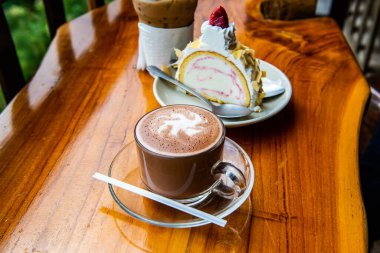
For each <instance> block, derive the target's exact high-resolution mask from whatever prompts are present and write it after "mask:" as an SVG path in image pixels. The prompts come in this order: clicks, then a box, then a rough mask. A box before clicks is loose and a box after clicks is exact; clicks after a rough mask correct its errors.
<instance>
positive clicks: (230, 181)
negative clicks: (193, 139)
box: [211, 161, 247, 199]
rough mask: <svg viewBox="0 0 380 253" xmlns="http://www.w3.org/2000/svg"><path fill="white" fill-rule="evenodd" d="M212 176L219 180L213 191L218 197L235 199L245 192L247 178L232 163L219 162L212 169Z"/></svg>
mask: <svg viewBox="0 0 380 253" xmlns="http://www.w3.org/2000/svg"><path fill="white" fill-rule="evenodd" d="M211 174H212V175H213V177H214V178H215V179H216V180H217V183H216V184H215V186H214V188H213V189H212V191H213V192H214V193H215V194H217V195H218V196H220V197H222V198H226V199H234V198H237V197H239V196H240V195H241V194H243V192H244V191H245V188H246V182H247V181H246V179H245V176H244V174H243V173H242V172H241V170H240V169H238V168H237V167H236V166H235V165H233V164H232V163H229V162H222V161H218V162H217V163H216V164H214V166H213V167H212V168H211Z"/></svg>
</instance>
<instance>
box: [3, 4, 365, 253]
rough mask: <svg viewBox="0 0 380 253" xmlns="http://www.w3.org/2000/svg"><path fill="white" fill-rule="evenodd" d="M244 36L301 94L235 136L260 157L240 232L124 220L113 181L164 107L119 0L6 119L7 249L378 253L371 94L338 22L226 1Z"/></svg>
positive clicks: (72, 36)
mask: <svg viewBox="0 0 380 253" xmlns="http://www.w3.org/2000/svg"><path fill="white" fill-rule="evenodd" d="M219 3H221V4H222V5H224V6H225V7H226V9H227V11H228V13H229V15H230V19H231V20H233V21H234V22H235V23H236V26H237V28H238V31H237V36H238V38H239V39H240V41H241V42H242V43H244V44H247V45H248V46H250V47H252V48H254V49H255V50H256V52H257V57H259V58H261V59H264V60H265V61H268V62H270V63H272V64H274V65H276V66H277V67H278V68H280V69H281V70H282V71H283V72H284V73H285V74H286V75H287V76H288V77H289V79H290V81H291V82H292V85H293V91H294V95H293V97H292V100H291V102H290V104H289V105H288V106H287V107H286V108H285V109H284V110H283V111H282V112H281V113H279V114H278V115H277V116H275V117H273V118H272V119H270V120H267V121H265V122H262V123H259V124H256V125H252V126H249V127H244V128H238V129H228V131H227V136H229V137H230V138H232V139H233V140H235V141H236V142H237V143H239V144H240V145H241V146H242V147H243V148H244V149H245V150H246V151H247V153H248V154H249V155H250V156H251V157H252V161H253V163H254V166H255V175H256V177H255V185H254V189H253V192H252V195H251V198H250V199H249V200H247V201H246V203H245V204H244V205H243V206H242V207H241V208H240V209H238V210H237V211H236V212H235V213H233V214H231V215H230V216H228V223H229V226H228V227H227V228H219V227H217V226H215V225H207V226H203V227H199V228H193V229H168V228H162V227H155V226H151V225H148V224H146V223H143V222H140V221H138V220H136V219H134V218H132V217H130V216H128V215H127V214H126V213H124V212H123V211H122V210H121V209H120V208H119V207H118V206H117V205H116V203H115V202H114V200H113V199H112V197H111V195H110V193H109V190H108V187H107V185H106V184H103V183H100V182H97V181H95V180H93V179H92V178H91V176H92V174H93V173H94V172H96V171H99V172H102V173H107V170H108V165H109V164H110V162H111V160H112V158H113V157H114V156H115V154H116V153H117V151H118V150H120V149H121V148H122V147H123V146H124V145H126V144H128V143H131V142H133V128H134V125H135V123H136V121H137V119H138V118H139V117H141V116H142V115H143V114H144V113H146V112H148V111H150V110H152V109H154V108H156V107H158V106H159V104H158V103H157V102H156V100H155V98H154V96H153V93H152V81H153V80H152V78H151V77H150V76H149V75H148V74H147V73H145V72H139V71H137V70H136V69H135V64H136V59H137V37H138V31H137V17H136V14H135V13H134V11H133V8H132V5H131V3H130V1H115V2H113V3H111V4H110V5H108V6H106V7H103V8H100V9H97V10H95V11H92V12H90V13H88V14H86V15H84V16H82V17H80V18H78V19H76V20H74V21H72V22H70V23H67V24H65V25H64V26H63V27H62V28H61V29H60V30H59V32H58V34H57V36H56V37H55V39H54V40H53V42H52V43H51V45H50V48H49V51H48V52H47V54H46V56H45V58H44V60H43V63H42V64H41V66H40V68H39V70H38V72H37V74H36V75H35V77H34V78H33V80H32V81H31V82H30V83H29V85H27V86H26V87H25V88H24V89H23V90H22V91H21V92H20V93H19V94H18V95H17V96H16V98H15V99H14V100H13V101H12V102H11V103H10V104H9V105H8V107H7V108H6V109H5V111H3V112H2V114H1V117H0V129H1V131H0V161H1V162H0V203H1V204H0V221H1V223H0V243H1V244H0V251H4V252H56V251H57V252H202V251H205V252H247V251H252V252H287V251H291V252H365V251H366V248H367V242H366V238H367V235H366V220H365V212H364V208H363V204H362V199H361V193H360V186H359V176H358V132H359V126H360V121H361V116H362V113H363V110H364V107H365V102H366V100H367V97H368V94H369V89H368V86H367V83H366V81H365V79H364V77H363V75H362V74H361V72H360V70H359V67H358V65H357V63H356V61H355V59H354V57H353V55H352V53H351V51H350V49H349V47H348V45H347V43H346V41H345V40H344V38H343V35H342V34H341V32H340V30H339V29H338V27H337V25H336V24H335V23H334V22H333V20H331V19H329V18H318V19H309V20H303V21H296V22H295V21H293V22H285V21H277V22H275V21H255V20H253V19H252V18H250V17H249V16H248V15H247V14H246V11H245V5H244V4H243V1H240V2H239V1H227V0H225V1H199V6H198V11H197V13H196V21H195V31H196V35H199V27H200V24H201V22H202V21H204V20H206V19H207V18H208V15H209V12H210V10H211V9H212V8H213V7H215V6H216V5H217V4H219Z"/></svg>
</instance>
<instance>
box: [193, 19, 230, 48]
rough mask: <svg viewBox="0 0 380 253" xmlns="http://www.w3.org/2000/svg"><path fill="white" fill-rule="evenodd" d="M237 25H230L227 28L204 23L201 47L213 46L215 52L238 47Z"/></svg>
mask: <svg viewBox="0 0 380 253" xmlns="http://www.w3.org/2000/svg"><path fill="white" fill-rule="evenodd" d="M235 30H236V29H235V24H234V23H231V22H230V23H229V26H228V27H227V28H224V29H223V28H221V27H219V26H213V25H210V24H209V22H208V21H205V22H203V24H202V27H201V33H202V35H201V37H200V42H201V44H200V47H202V46H205V47H207V46H208V45H213V47H214V50H218V51H220V50H228V49H230V48H234V47H235V46H236V36H235Z"/></svg>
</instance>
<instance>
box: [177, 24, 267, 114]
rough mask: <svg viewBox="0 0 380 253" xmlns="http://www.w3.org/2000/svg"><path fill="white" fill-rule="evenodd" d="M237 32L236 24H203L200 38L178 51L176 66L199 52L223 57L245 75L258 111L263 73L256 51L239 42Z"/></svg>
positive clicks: (254, 106)
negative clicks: (221, 25)
mask: <svg viewBox="0 0 380 253" xmlns="http://www.w3.org/2000/svg"><path fill="white" fill-rule="evenodd" d="M235 31H236V29H235V24H234V23H232V22H229V26H228V27H227V28H221V27H218V26H212V25H210V24H209V21H205V22H203V24H202V26H201V36H200V38H199V39H198V40H195V41H194V42H191V43H189V44H188V45H187V46H186V48H185V49H184V50H183V51H179V50H176V54H177V57H178V61H177V63H176V64H174V65H177V66H178V67H179V66H180V65H181V64H182V62H183V60H184V59H185V58H186V57H187V56H189V55H190V54H192V53H194V52H197V51H209V52H216V53H218V54H220V55H223V56H224V57H226V58H227V60H229V61H231V62H232V63H233V64H235V66H237V68H238V69H239V70H240V71H241V73H242V74H243V76H244V78H245V79H246V81H247V84H248V89H249V92H250V95H251V103H250V107H251V109H254V110H255V111H257V107H256V106H257V104H258V101H259V102H261V97H259V94H258V93H259V92H260V93H262V89H261V88H260V85H258V82H261V81H260V78H261V71H260V69H259V66H258V61H257V60H256V59H255V58H254V51H253V50H252V49H249V48H248V47H246V46H244V45H242V44H240V43H239V42H238V41H237V39H236V36H235ZM248 58H249V59H248ZM175 77H176V79H178V78H179V71H177V72H176V76H175ZM260 96H262V97H263V96H264V95H263V94H262V95H260Z"/></svg>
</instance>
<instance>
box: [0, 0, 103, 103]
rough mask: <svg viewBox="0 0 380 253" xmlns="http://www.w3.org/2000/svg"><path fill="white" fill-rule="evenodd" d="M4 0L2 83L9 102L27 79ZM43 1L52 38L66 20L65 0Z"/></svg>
mask: <svg viewBox="0 0 380 253" xmlns="http://www.w3.org/2000/svg"><path fill="white" fill-rule="evenodd" d="M82 1H84V0H82ZM4 2H5V0H0V38H1V39H0V84H1V88H2V90H3V93H4V97H5V100H6V101H7V102H9V101H11V100H12V98H13V97H14V96H15V95H16V94H17V93H18V92H19V91H20V90H21V89H22V87H23V86H24V85H25V80H24V77H23V74H22V70H21V67H20V62H19V60H18V57H17V54H16V48H15V45H14V43H13V40H12V36H11V33H10V30H9V26H8V22H7V20H6V17H5V13H4V10H3V7H2V4H3V3H4ZM43 2H44V6H45V12H46V17H47V23H48V26H49V33H50V36H51V38H54V36H55V34H56V31H57V29H58V28H59V27H60V26H61V25H62V24H63V23H65V22H66V18H65V10H64V7H63V0H43ZM87 4H88V9H89V10H92V9H94V8H97V7H100V6H102V5H104V0H87Z"/></svg>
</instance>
